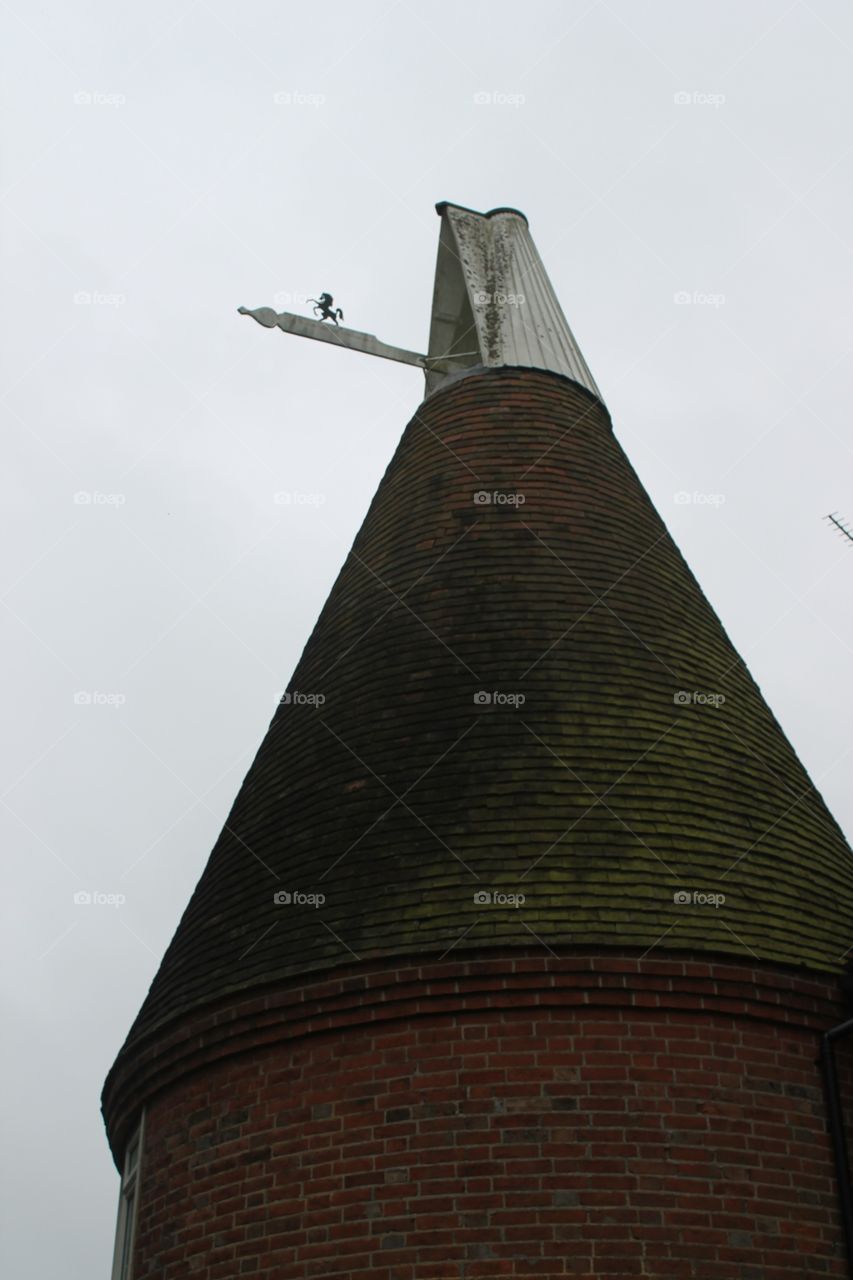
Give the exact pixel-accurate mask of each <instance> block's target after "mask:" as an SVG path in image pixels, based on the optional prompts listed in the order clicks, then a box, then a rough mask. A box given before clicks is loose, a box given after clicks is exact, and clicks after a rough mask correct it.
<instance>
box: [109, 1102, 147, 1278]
mask: <svg viewBox="0 0 853 1280" xmlns="http://www.w3.org/2000/svg"><path fill="white" fill-rule="evenodd" d="M144 1135H145V1112H144V1111H143V1112H142V1115H141V1116H140V1117H139V1124H138V1125H137V1126H136V1128H135V1129H134V1130H133V1132H132V1133H131V1135H130V1137H129V1138H128V1140H127V1146H126V1147H125V1149H124V1168H123V1171H122V1175H121V1186H120V1187H119V1193H118V1215H117V1220H116V1243H115V1250H114V1251H113V1269H112V1280H133V1245H134V1240H135V1236H136V1219H137V1217H138V1210H139V1174H140V1169H141V1167H142V1142H143V1138H144Z"/></svg>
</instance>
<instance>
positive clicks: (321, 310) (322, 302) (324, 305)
mask: <svg viewBox="0 0 853 1280" xmlns="http://www.w3.org/2000/svg"><path fill="white" fill-rule="evenodd" d="M308 301H309V302H313V303H314V315H315V316H316V315H318V314H319V317H320V319H321V320H331V321H332V322H333V324H337V323H338V321H339V320H343V318H344V313H343V311H341V309H340V307H336V306H335V305H334V303H335V300H334V298H333V297H332V295H331V294H330V293H321V294H320V296H319V298H309V299H308Z"/></svg>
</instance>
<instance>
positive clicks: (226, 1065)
mask: <svg viewBox="0 0 853 1280" xmlns="http://www.w3.org/2000/svg"><path fill="white" fill-rule="evenodd" d="M842 1016H843V1011H842V1009H841V1008H840V1006H839V1002H838V1000H837V991H836V988H835V987H834V985H833V984H832V983H830V982H828V981H823V980H821V979H804V978H802V977H797V976H794V975H792V974H790V973H786V972H784V971H780V970H777V971H774V970H773V969H772V968H769V967H766V966H756V967H754V968H750V969H746V968H741V967H736V966H735V965H733V964H732V963H731V962H722V961H720V962H718V961H711V962H702V963H696V962H695V961H692V960H689V959H679V958H674V959H673V960H671V961H667V962H664V961H651V960H637V959H633V958H631V957H630V956H627V955H622V956H612V957H611V958H609V959H608V960H606V961H604V960H601V959H597V958H595V957H580V956H579V957H574V958H571V959H569V958H565V959H561V960H551V959H548V958H544V959H543V958H542V957H541V955H539V956H537V955H533V954H529V955H527V956H518V957H513V958H510V957H507V956H504V957H500V958H493V959H491V960H490V959H487V958H485V957H482V958H468V959H466V960H465V961H461V960H460V961H459V962H457V964H455V965H450V964H447V963H445V964H443V965H435V964H433V965H430V966H415V965H410V966H408V967H405V968H396V969H392V968H388V967H382V966H354V967H353V968H352V969H351V970H349V971H342V972H339V973H337V974H335V975H334V976H333V977H331V978H329V979H327V980H325V981H317V982H315V983H314V984H313V985H312V984H307V985H303V986H300V987H298V988H297V987H292V988H290V989H284V988H281V989H276V990H270V991H268V992H267V993H266V994H265V995H264V996H263V997H262V998H256V999H255V1000H254V1001H253V1002H246V1005H245V1007H244V1008H242V1009H241V1008H240V1007H236V1006H235V1007H232V1008H231V1009H230V1010H228V1011H226V1009H225V1007H224V1006H223V1007H222V1008H221V1009H220V1010H219V1012H218V1013H217V1012H216V1011H213V1010H211V1011H210V1012H209V1014H208V1015H207V1016H206V1018H204V1019H202V1018H199V1019H197V1020H196V1021H195V1022H194V1023H192V1024H189V1025H187V1026H186V1027H185V1028H184V1032H183V1034H182V1035H181V1036H179V1037H178V1036H176V1037H173V1038H172V1039H171V1041H170V1042H169V1043H166V1042H163V1043H161V1044H159V1045H158V1046H156V1047H155V1046H153V1045H152V1046H150V1047H149V1054H148V1059H147V1064H146V1065H145V1066H144V1067H143V1068H142V1075H141V1076H140V1075H137V1076H135V1077H131V1076H128V1077H127V1079H126V1080H125V1081H124V1085H123V1087H124V1089H125V1102H126V1104H127V1106H128V1107H130V1105H131V1095H132V1093H133V1092H134V1090H136V1089H140V1088H142V1089H143V1091H144V1092H146V1091H148V1090H153V1091H154V1095H155V1096H154V1097H153V1099H152V1100H151V1101H150V1102H149V1105H148V1110H147V1117H146V1141H145V1150H144V1154H143V1165H142V1184H141V1204H140V1217H139V1225H138V1234H137V1249H136V1259H135V1271H134V1278H135V1280H154V1277H156V1278H157V1280H179V1278H180V1280H184V1277H186V1276H194V1277H197V1280H226V1278H227V1280H233V1278H234V1277H238V1276H243V1275H249V1276H252V1277H255V1278H256V1280H290V1278H291V1277H293V1278H294V1280H297V1278H298V1280H309V1278H311V1277H314V1278H316V1280H325V1278H327V1277H341V1278H342V1280H343V1278H344V1277H346V1280H376V1277H377V1276H382V1277H386V1278H387V1280H438V1278H439V1277H442V1278H445V1280H451V1278H452V1280H472V1278H473V1277H503V1276H511V1277H514V1278H515V1280H520V1278H521V1277H526V1276H531V1277H532V1276H537V1277H542V1276H554V1277H557V1276H572V1277H575V1278H576V1280H579V1278H581V1277H593V1276H594V1277H610V1278H611V1280H614V1278H616V1277H625V1278H626V1280H627V1278H628V1277H640V1276H642V1277H647V1278H655V1280H663V1277H676V1278H677V1280H694V1278H695V1280H794V1277H796V1278H797V1280H813V1278H814V1277H816V1276H837V1277H841V1276H844V1275H846V1265H845V1263H844V1261H843V1246H842V1241H841V1233H840V1227H839V1223H838V1215H837V1210H836V1199H835V1197H836V1190H835V1184H834V1179H833V1170H832V1162H831V1156H830V1148H829V1141H828V1137H827V1134H826V1122H825V1118H824V1108H823V1100H822V1092H821V1085H820V1078H819V1074H818V1068H817V1066H816V1062H815V1059H816V1054H817V1033H818V1030H819V1029H822V1028H824V1027H826V1026H828V1025H830V1024H831V1023H833V1022H835V1021H838V1020H840V1018H841V1017H842ZM143 1079H144V1081H145V1083H144V1084H143ZM851 1081H853V1076H851V1073H850V1072H849V1071H846V1072H845V1088H849V1087H850V1084H851ZM114 1105H118V1103H117V1100H114Z"/></svg>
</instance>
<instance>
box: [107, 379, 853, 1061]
mask: <svg viewBox="0 0 853 1280" xmlns="http://www.w3.org/2000/svg"><path fill="white" fill-rule="evenodd" d="M477 491H486V492H489V493H491V494H494V493H495V492H511V493H512V492H521V493H523V496H524V502H523V504H517V505H516V506H512V505H511V504H506V503H503V504H501V503H497V502H495V501H490V502H489V503H478V502H476V501H475V498H474V494H475V492H477ZM288 690H289V691H290V692H292V693H294V694H296V693H299V694H303V695H304V694H307V695H317V694H319V695H321V696H322V697H323V699H324V700H325V701H324V702H323V703H322V704H321V705H317V704H316V703H314V702H310V701H309V702H307V703H306V702H300V701H298V699H297V698H296V697H295V696H294V697H293V698H292V699H291V700H290V703H289V705H283V706H280V707H279V708H277V710H276V713H275V716H274V718H273V721H272V723H271V725H270V728H269V731H268V733H267V736H266V737H265V739H264V741H263V743H262V745H261V747H260V750H259V751H258V754H257V756H256V758H255V761H254V763H253V765H252V767H251V769H250V771H249V773H248V775H247V778H246V780H245V783H244V785H243V787H242V789H241V791H240V793H239V795H238V797H237V799H236V801H235V803H234V806H233V809H232V812H231V814H230V815H229V817H228V821H227V824H226V826H225V828H224V830H223V832H222V835H221V836H220V838H219V840H218V841H217V843H216V846H215V848H214V850H213V852H212V854H211V857H210V860H209V863H208V866H207V868H206V870H205V872H204V874H203V875H202V877H201V880H200V881H199V884H198V886H197V888H196V890H195V893H194V895H193V897H192V899H191V901H190V903H189V905H188V907H187V910H186V912H185V914H184V917H183V919H182V920H181V922H180V925H179V927H178V930H177V932H176V934H175V937H174V938H173V940H172V943H171V945H170V947H169V949H168V951H167V953H166V956H165V957H164V960H163V963H162V965H161V967H160V970H159V972H158V974H157V976H156V978H155V980H154V983H153V984H152V987H151V991H150V993H149V996H148V998H147V1000H146V1001H145V1004H144V1005H143V1008H142V1010H141V1012H140V1014H139V1017H138V1019H137V1021H136V1023H135V1025H134V1028H133V1029H132V1031H131V1035H130V1037H129V1039H128V1043H127V1045H126V1048H125V1051H124V1052H128V1051H130V1049H131V1048H132V1045H133V1043H134V1042H135V1041H136V1040H137V1039H138V1038H139V1037H141V1036H143V1035H144V1034H145V1033H146V1032H147V1031H149V1030H151V1029H153V1028H155V1027H157V1026H158V1025H161V1024H164V1023H167V1022H169V1021H170V1020H171V1019H173V1018H175V1017H177V1016H178V1015H181V1014H185V1013H187V1012H188V1011H190V1010H192V1009H195V1008H198V1007H200V1006H202V1005H204V1004H206V1003H209V1002H211V1001H214V1000H217V999H219V998H220V997H221V996H222V995H223V994H225V993H226V992H235V993H237V992H241V991H247V990H249V989H251V988H252V987H254V986H257V985H266V984H268V983H271V982H274V981H276V980H279V979H288V978H292V977H294V975H298V974H300V973H302V972H309V971H316V970H318V969H323V968H328V967H330V966H335V965H338V964H343V963H347V962H348V961H350V960H351V959H352V956H353V954H355V955H357V956H359V957H362V958H368V957H374V956H382V955H388V956H401V955H406V954H407V953H410V954H419V955H429V954H430V953H434V954H436V955H438V954H443V953H444V952H446V950H447V948H448V946H450V945H452V944H454V943H457V944H458V952H459V954H461V953H462V952H463V951H464V947H465V946H466V945H473V946H477V945H480V946H482V945H483V944H484V943H487V944H488V945H499V946H501V947H504V948H512V947H515V946H518V947H524V948H529V947H530V945H531V932H530V931H531V930H533V931H534V933H535V934H536V935H538V936H539V937H540V938H541V939H542V941H543V944H545V945H547V946H548V947H551V948H556V949H559V948H560V947H571V946H577V945H585V946H588V945H591V944H594V945H600V946H602V947H604V948H606V947H607V946H611V945H612V946H616V947H625V946H636V947H641V948H643V949H644V950H645V949H648V948H653V949H654V954H655V955H656V956H657V957H661V956H663V955H665V953H666V952H667V950H668V949H674V950H679V951H683V950H685V948H686V949H691V950H694V951H695V952H697V953H701V952H716V953H720V952H724V953H730V954H732V955H739V956H742V955H751V956H755V957H758V958H759V959H761V960H766V961H772V962H777V963H781V964H785V965H796V966H802V967H804V968H806V969H813V970H820V971H825V972H838V971H840V969H841V967H842V963H843V957H844V955H845V953H846V951H847V949H848V948H849V947H850V945H851V943H853V855H851V852H850V849H849V848H848V846H847V843H846V841H845V839H844V837H843V835H842V833H841V831H840V830H839V828H838V826H837V824H836V823H835V821H834V820H833V818H832V817H831V815H830V814H829V812H828V811H827V809H826V807H825V805H824V803H823V801H822V800H821V798H820V796H819V795H818V794H817V792H816V791H815V790H814V788H813V785H812V783H811V782H810V780H809V778H808V776H807V775H806V773H805V770H804V769H803V767H802V765H801V764H800V762H799V760H798V759H797V756H796V754H795V753H794V751H793V749H792V747H791V746H790V744H789V743H788V741H787V739H786V738H785V736H784V734H783V732H782V730H781V728H780V727H779V725H778V723H777V722H776V720H775V719H774V717H773V715H772V713H771V712H770V710H769V708H768V707H767V705H766V703H765V702H764V700H763V698H762V696H761V693H760V691H759V689H758V687H757V686H756V684H755V683H754V681H753V680H752V678H751V677H750V675H749V673H748V672H747V670H746V668H745V667H744V665H743V663H742V661H741V659H740V658H739V656H738V655H737V653H736V652H735V650H734V649H733V647H732V645H731V643H730V641H729V639H728V637H727V635H726V633H725V631H724V630H723V627H722V626H721V624H720V622H719V620H718V619H717V617H716V615H715V614H714V611H713V609H712V608H711V606H710V605H709V603H708V602H707V600H706V599H705V597H704V596H703V594H702V592H701V589H700V588H699V586H698V584H697V583H696V581H695V579H694V578H693V576H692V575H691V573H690V571H689V569H688V567H687V565H686V564H685V562H684V560H683V558H682V557H681V555H680V553H679V551H678V549H677V548H676V546H675V544H674V543H673V541H672V539H671V538H670V537H669V535H668V533H667V532H666V529H665V527H664V525H663V523H662V521H661V519H660V517H659V516H658V514H657V512H656V511H655V510H654V508H653V506H652V504H651V502H650V501H649V498H648V496H647V495H646V494H645V492H644V490H643V488H642V486H641V485H640V482H639V480H638V479H637V477H636V475H635V474H634V472H633V470H632V469H631V467H630V464H629V463H628V461H627V459H626V458H625V455H624V453H623V452H622V450H621V448H620V446H619V444H618V443H617V441H616V440H615V438H614V436H613V434H612V431H611V428H610V423H609V419H608V417H607V414H606V412H605V411H604V410H603V409H602V408H601V406H600V405H598V404H591V402H590V398H589V397H588V396H587V395H586V394H585V393H583V392H582V391H581V390H580V389H579V388H577V387H576V386H574V385H573V384H572V383H570V382H568V381H566V380H563V379H561V378H558V377H555V376H551V375H548V374H544V373H535V372H531V371H526V372H521V371H517V370H500V371H494V372H491V373H487V374H482V375H475V376H471V377H468V378H466V379H465V380H463V381H462V382H460V383H457V384H456V385H455V386H452V387H449V388H447V389H446V390H445V391H443V392H441V393H439V394H438V395H436V396H434V397H432V398H431V399H430V400H429V401H428V402H426V403H425V404H424V405H422V406H421V407H420V409H419V410H418V412H417V414H416V415H415V417H414V419H413V420H412V422H411V423H410V424H409V425H408V427H407V428H406V431H405V433H404V435H403V438H402V440H401V442H400V445H399V447H398V449H397V452H396V454H395V456H394V458H393V460H392V462H391V464H390V465H389V467H388V470H387V472H386V474H385V476H384V478H383V480H382V483H381V485H380V487H379V490H378V492H377V494H376V497H375V498H374V501H373V503H372V505H371V507H370V510H369V512H368V514H367V517H366V519H365V521H364V524H363V526H362V529H361V531H360V532H359V534H358V537H357V538H356V541H355V544H354V547H353V551H352V553H351V554H350V555H349V556H348V557H347V560H346V562H345V563H344V565H343V567H342V569H341V572H340V575H339V577H338V580H337V582H336V583H335V586H334V587H333V589H332V592H331V594H330V596H329V599H328V601H327V602H326V605H325V607H324V609H323V611H322V613H321V616H320V618H319V621H318V623H317V625H316V627H315V630H314V632H313V634H312V635H311V637H310V639H309V641H308V643H307V645H306V647H305V650H304V652H303V655H302V658H301V659H300V662H299V664H298V666H297V669H296V671H295V672H294V674H293V677H292V679H291V681H290V682H289V685H288ZM679 691H686V692H687V693H688V694H689V695H690V696H689V701H686V702H684V701H682V702H679V700H678V694H679ZM478 692H479V693H481V694H482V693H483V692H485V693H487V694H488V695H489V698H488V700H487V701H486V702H483V701H482V699H481V700H480V701H479V702H478V701H477V700H476V698H475V694H477V693H478ZM517 695H523V698H524V701H523V702H519V701H518V700H517ZM708 695H714V696H715V697H716V696H717V695H722V696H723V698H724V701H722V702H719V703H709V702H708V701H702V698H707V696H708ZM507 696H509V697H510V698H516V701H515V702H513V701H506V698H507ZM282 890H283V891H286V892H289V893H293V894H296V893H297V892H301V893H304V894H312V893H313V894H316V893H322V894H323V895H324V896H325V901H324V903H323V904H322V905H321V906H319V907H314V906H305V905H296V904H295V903H292V904H291V905H279V904H277V903H276V902H275V901H274V894H275V893H276V892H279V891H282ZM496 890H497V891H500V892H502V893H515V894H518V893H523V894H524V895H525V902H524V904H523V905H522V906H518V907H501V906H500V905H495V904H494V903H492V904H478V903H477V902H476V901H475V894H476V893H477V892H478V891H487V892H490V893H494V892H495V891H496ZM678 893H681V894H687V895H688V896H689V898H690V901H689V902H687V903H679V902H678V901H676V900H675V895H676V894H678ZM694 894H696V895H699V896H698V897H697V898H695V899H694V896H693V895H694ZM702 895H705V897H706V898H707V896H708V895H714V896H715V898H718V897H719V895H723V897H724V901H722V902H719V901H717V902H715V903H709V902H708V901H706V900H703V898H702Z"/></svg>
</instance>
